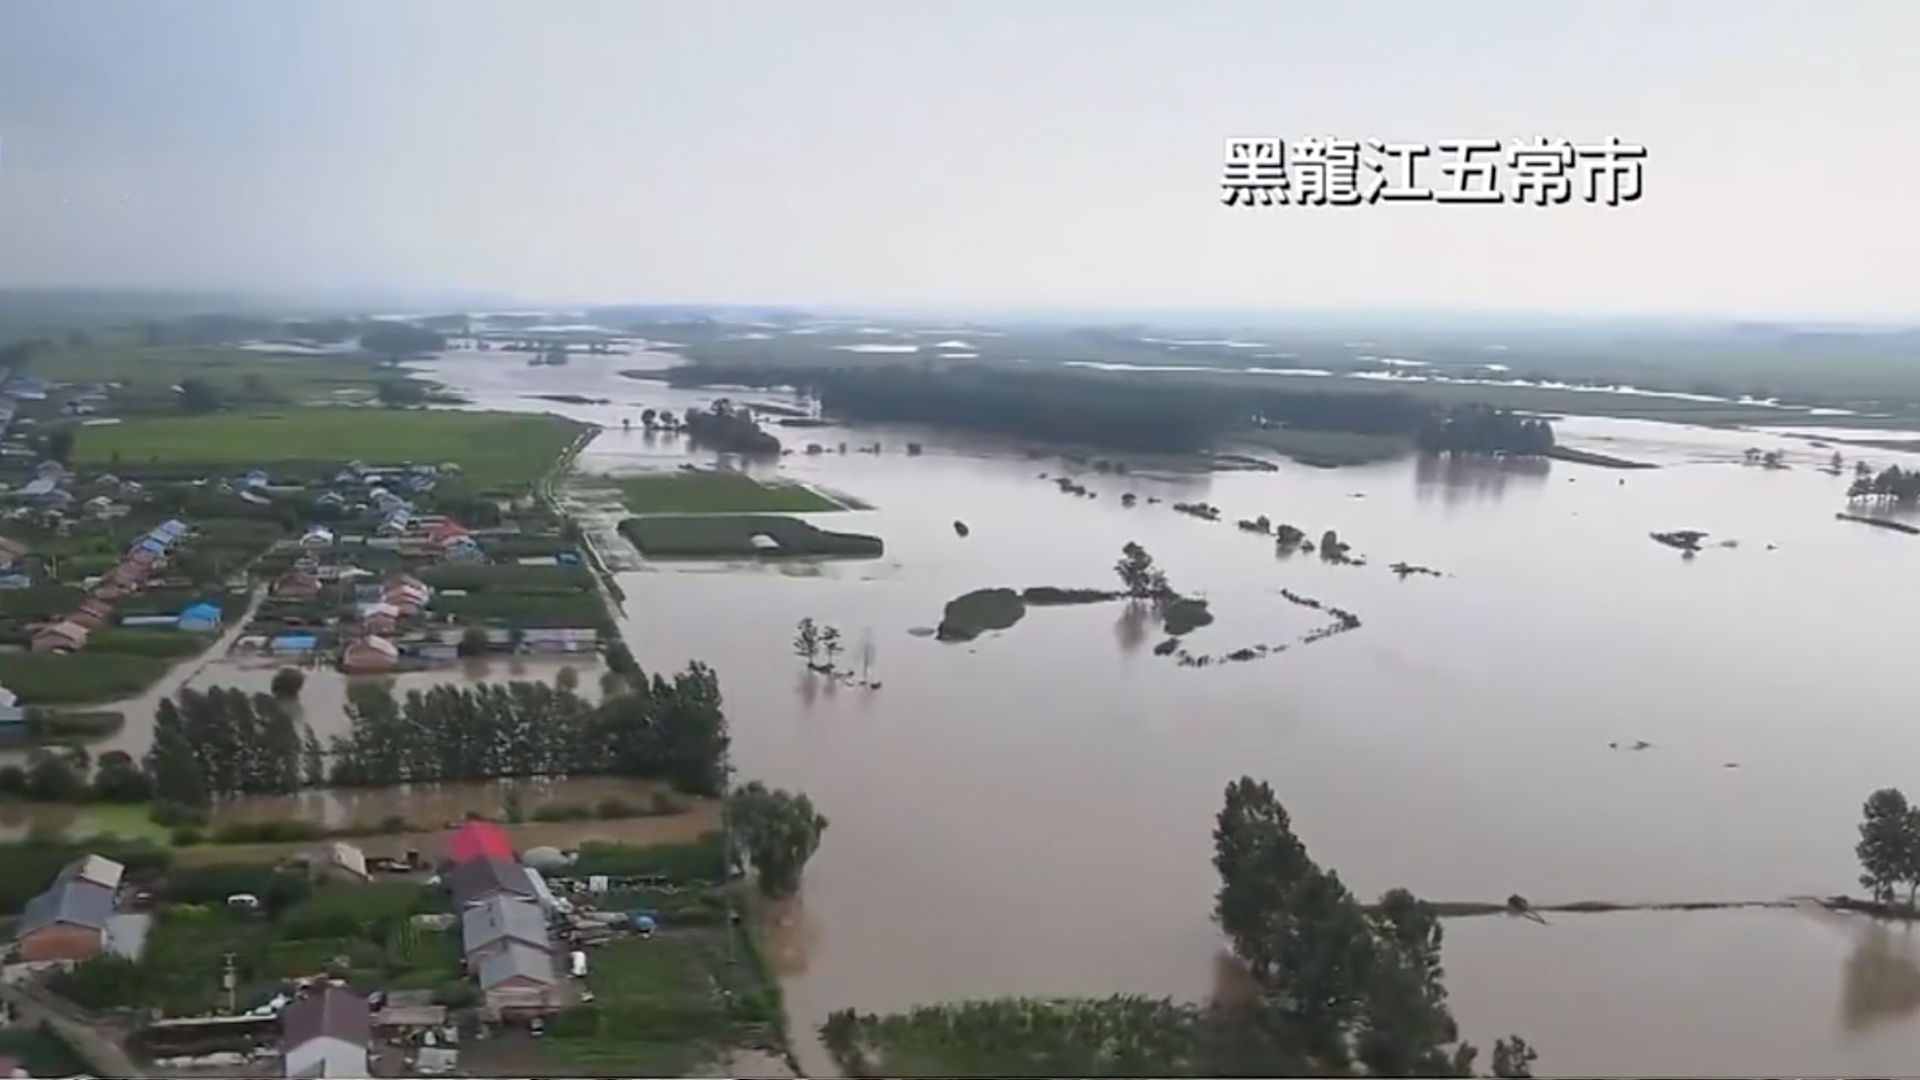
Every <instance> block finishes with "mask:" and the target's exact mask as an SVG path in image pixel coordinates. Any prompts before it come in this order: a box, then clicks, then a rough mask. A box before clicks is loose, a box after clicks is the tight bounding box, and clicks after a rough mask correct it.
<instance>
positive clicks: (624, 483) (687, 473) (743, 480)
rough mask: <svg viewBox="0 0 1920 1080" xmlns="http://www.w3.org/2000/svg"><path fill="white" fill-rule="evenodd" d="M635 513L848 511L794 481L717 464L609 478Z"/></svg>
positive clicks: (801, 512) (800, 512)
mask: <svg viewBox="0 0 1920 1080" xmlns="http://www.w3.org/2000/svg"><path fill="white" fill-rule="evenodd" d="M611 480H612V482H613V484H614V485H615V486H616V487H618V488H619V489H620V496H621V499H622V501H623V502H624V503H625V504H626V507H627V509H628V510H629V511H631V512H632V513H635V514H811V513H823V512H826V511H832V510H844V509H846V507H844V506H841V505H840V504H839V503H837V502H835V501H834V500H832V499H830V498H828V497H826V496H825V495H821V494H819V493H818V492H815V491H813V490H812V489H810V488H806V487H803V486H801V485H799V484H796V483H793V482H792V481H784V480H777V481H763V480H757V479H755V478H753V477H751V476H748V475H746V474H745V473H737V472H728V471H723V470H718V469H701V470H692V469H683V470H680V471H678V472H670V473H653V474H649V475H645V476H619V477H612V478H611Z"/></svg>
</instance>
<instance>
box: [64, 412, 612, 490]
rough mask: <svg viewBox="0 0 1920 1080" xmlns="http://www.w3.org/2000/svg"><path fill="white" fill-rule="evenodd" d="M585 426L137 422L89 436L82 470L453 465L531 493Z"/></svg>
mask: <svg viewBox="0 0 1920 1080" xmlns="http://www.w3.org/2000/svg"><path fill="white" fill-rule="evenodd" d="M581 429H582V425H581V424H579V423H578V422H576V421H572V420H567V419H563V418H561V417H555V416H537V415H532V414H528V413H496V412H464V411H457V410H426V409H358V408H316V409H290V410H286V411H281V412H231V413H215V414H212V415H207V416H136V417H132V418H129V419H127V420H126V421H125V422H124V423H120V424H112V425H106V426H99V427H85V428H81V429H80V432H79V435H78V437H77V438H76V439H75V441H74V451H73V454H74V460H75V462H76V463H77V464H81V465H91V466H96V467H110V466H111V465H113V464H115V463H118V462H121V461H127V462H136V463H150V464H160V465H168V464H187V465H195V466H206V467H208V468H209V469H212V470H218V469H232V468H249V467H256V466H258V467H267V466H272V465H275V464H279V463H286V462H306V463H315V462H319V463H327V464H329V465H333V464H337V463H341V462H347V461H353V460H357V459H358V460H367V461H377V462H400V461H412V462H420V463H426V464H440V463H442V462H453V463H457V464H458V465H459V466H460V469H461V474H462V476H463V477H464V478H465V479H466V480H468V481H469V482H471V483H473V484H476V485H483V486H484V485H495V484H498V485H508V484H530V483H532V482H534V481H535V480H537V479H539V478H540V476H541V475H542V474H544V473H545V472H546V470H547V468H548V467H549V466H550V465H552V463H553V461H554V459H555V458H557V457H559V456H560V454H561V452H562V451H564V450H566V448H567V447H568V446H569V445H570V444H571V443H572V442H573V440H574V439H575V438H576V437H577V436H578V435H579V433H580V431H581Z"/></svg>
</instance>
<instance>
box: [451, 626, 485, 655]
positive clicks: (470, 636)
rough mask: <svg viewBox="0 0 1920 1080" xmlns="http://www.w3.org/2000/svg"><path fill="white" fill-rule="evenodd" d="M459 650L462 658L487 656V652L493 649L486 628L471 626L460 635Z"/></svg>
mask: <svg viewBox="0 0 1920 1080" xmlns="http://www.w3.org/2000/svg"><path fill="white" fill-rule="evenodd" d="M457 648H458V651H459V653H460V655H461V656H485V655H487V650H488V649H490V648H492V644H491V643H490V642H489V641H488V639H487V631H486V629H485V628H484V627H479V626H470V627H468V628H467V629H466V632H465V633H463V634H461V635H460V644H459V646H457Z"/></svg>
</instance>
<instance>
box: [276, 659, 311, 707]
mask: <svg viewBox="0 0 1920 1080" xmlns="http://www.w3.org/2000/svg"><path fill="white" fill-rule="evenodd" d="M306 685H307V673H306V672H304V671H301V670H300V669H299V668H297V667H283V668H281V669H280V670H279V671H276V672H274V673H273V682H272V683H270V684H269V685H268V690H269V691H270V692H271V693H272V694H273V696H274V697H277V698H280V699H281V700H283V701H292V700H294V699H295V698H297V697H299V696H300V691H301V690H303V689H305V688H306Z"/></svg>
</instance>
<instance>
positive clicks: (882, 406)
mask: <svg viewBox="0 0 1920 1080" xmlns="http://www.w3.org/2000/svg"><path fill="white" fill-rule="evenodd" d="M665 378H666V381H667V382H668V383H669V384H671V385H674V386H681V387H692V386H713V385H729V386H752V387H761V388H772V387H791V388H794V389H797V390H799V391H801V392H803V393H805V394H807V395H809V396H811V397H813V398H815V399H817V400H818V401H819V402H820V404H821V408H822V409H823V411H825V412H826V413H828V414H831V415H833V416H834V417H836V418H840V419H845V420H853V421H864V422H872V423H917V424H929V425H935V426H941V427H953V428H961V429H970V430H975V431H987V432H993V433H996V434H1002V435H1011V436H1015V437H1020V438H1029V439H1034V440H1037V441H1044V442H1053V443H1067V444H1078V445H1086V446H1105V447H1113V448H1117V449H1126V450H1135V451H1142V452H1150V453H1191V452H1197V451H1204V450H1208V449H1210V448H1212V447H1213V446H1214V445H1215V444H1216V443H1218V442H1220V441H1221V440H1223V439H1225V438H1228V437H1230V436H1232V435H1233V434H1234V433H1236V432H1239V431H1244V430H1245V429H1247V428H1249V427H1256V426H1265V427H1289V428H1296V429H1300V430H1307V431H1337V432H1351V433H1357V434H1368V435H1399V436H1408V437H1414V436H1417V435H1420V434H1421V433H1423V432H1424V433H1427V437H1428V438H1429V439H1437V440H1438V441H1437V442H1436V449H1437V450H1445V451H1447V452H1459V453H1466V452H1479V449H1478V447H1477V446H1475V445H1474V444H1473V443H1471V442H1470V441H1469V440H1468V439H1467V435H1468V434H1469V432H1470V431H1472V432H1475V433H1477V437H1478V438H1479V440H1480V441H1481V442H1482V443H1485V444H1487V451H1486V452H1512V453H1523V452H1531V451H1529V450H1528V449H1527V447H1529V446H1533V445H1535V444H1537V443H1538V442H1539V440H1540V436H1541V435H1542V434H1547V435H1549V436H1550V428H1549V427H1548V425H1547V423H1546V421H1527V422H1526V423H1527V424H1528V425H1530V426H1528V427H1526V428H1525V429H1524V434H1525V435H1526V437H1527V438H1529V439H1531V440H1532V442H1525V443H1523V442H1521V441H1520V440H1521V438H1522V435H1523V430H1522V428H1521V427H1520V426H1519V425H1520V422H1519V421H1511V422H1509V421H1508V420H1506V419H1503V420H1502V421H1501V422H1500V423H1498V424H1495V423H1491V422H1487V421H1488V418H1490V417H1499V418H1509V417H1510V414H1507V413H1504V412H1502V411H1499V410H1491V409H1488V410H1483V412H1484V413H1485V414H1486V416H1482V415H1481V414H1480V413H1475V414H1473V416H1471V417H1467V418H1464V419H1466V420H1473V421H1480V422H1481V423H1480V426H1478V427H1470V426H1469V425H1468V424H1466V423H1464V422H1463V423H1462V426H1460V427H1459V428H1458V430H1457V431H1455V430H1454V429H1453V428H1450V427H1448V426H1447V424H1446V418H1447V417H1449V416H1451V413H1446V414H1442V413H1439V412H1437V411H1436V408H1435V406H1433V405H1432V404H1430V403H1428V402H1424V401H1421V400H1420V399H1418V398H1416V397H1414V396H1412V395H1410V394H1407V393H1404V392H1401V391H1372V390H1369V391H1346V392H1341V391H1319V390H1302V389H1297V388H1295V389H1283V388H1272V387H1264V388H1263V387H1259V386H1249V385H1248V384H1247V383H1246V382H1244V381H1238V382H1233V383H1225V382H1203V381H1198V380H1176V379H1163V378H1145V377H1140V376H1132V375H1114V374H1093V373H1078V372H1050V371H1013V370H1007V369H996V368H969V369H962V370H953V369H939V368H932V367H915V366H908V365H895V366H885V367H875V368H845V367H793V366H771V365H769V366H753V365H734V364H727V365H724V366H716V365H708V364H697V363H696V364H685V365H682V366H679V367H675V368H672V369H669V370H668V371H667V372H666V374H665ZM1547 446H1548V448H1550V447H1551V443H1550V442H1548V443H1547Z"/></svg>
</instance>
